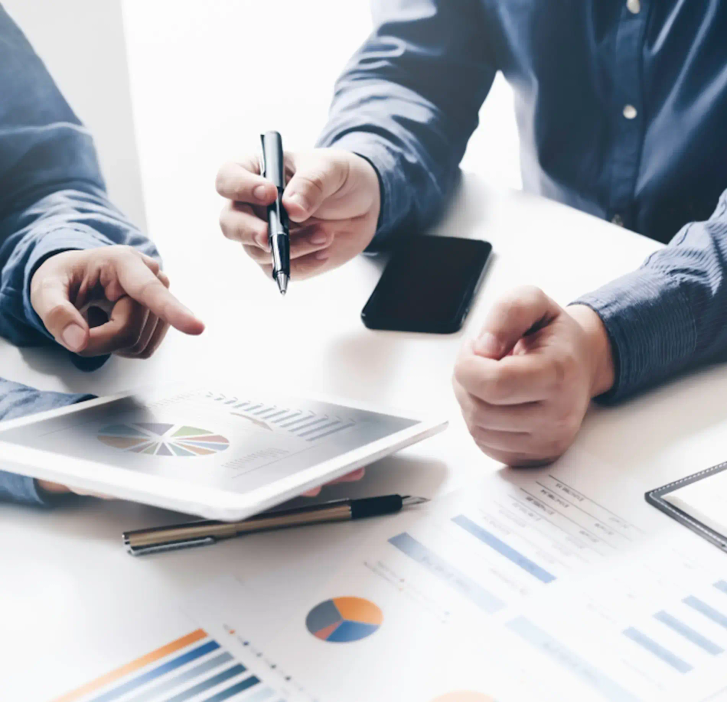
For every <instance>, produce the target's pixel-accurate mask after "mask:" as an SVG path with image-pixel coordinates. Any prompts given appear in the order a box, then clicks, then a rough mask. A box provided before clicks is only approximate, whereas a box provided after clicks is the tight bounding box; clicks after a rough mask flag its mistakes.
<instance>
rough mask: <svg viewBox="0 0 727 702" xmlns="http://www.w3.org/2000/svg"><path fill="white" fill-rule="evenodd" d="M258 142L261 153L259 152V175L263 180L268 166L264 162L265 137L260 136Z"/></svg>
mask: <svg viewBox="0 0 727 702" xmlns="http://www.w3.org/2000/svg"><path fill="white" fill-rule="evenodd" d="M260 141H261V142H262V151H261V152H260V175H261V176H262V177H263V178H267V177H268V176H267V172H268V166H267V163H266V162H265V135H264V134H261V135H260Z"/></svg>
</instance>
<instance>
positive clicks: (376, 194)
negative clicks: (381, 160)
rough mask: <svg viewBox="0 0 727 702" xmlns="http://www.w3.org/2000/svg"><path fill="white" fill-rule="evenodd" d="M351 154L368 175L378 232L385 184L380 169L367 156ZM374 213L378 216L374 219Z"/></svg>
mask: <svg viewBox="0 0 727 702" xmlns="http://www.w3.org/2000/svg"><path fill="white" fill-rule="evenodd" d="M351 153H352V155H353V157H354V158H355V159H356V161H357V162H358V163H359V164H360V165H361V168H362V169H363V170H364V172H365V174H366V175H365V176H364V177H365V178H366V180H367V181H368V183H369V188H367V189H368V190H369V191H370V194H371V208H370V210H371V213H372V219H375V220H376V229H375V232H376V231H378V230H379V227H380V226H381V215H382V211H383V203H384V182H383V180H382V179H381V174H380V173H379V170H378V168H376V166H375V165H374V163H373V161H371V160H370V159H369V158H368V157H366V156H362V155H361V154H359V153H356V152H355V151H352V152H351ZM374 213H375V214H376V217H375V218H374V217H373V214H374Z"/></svg>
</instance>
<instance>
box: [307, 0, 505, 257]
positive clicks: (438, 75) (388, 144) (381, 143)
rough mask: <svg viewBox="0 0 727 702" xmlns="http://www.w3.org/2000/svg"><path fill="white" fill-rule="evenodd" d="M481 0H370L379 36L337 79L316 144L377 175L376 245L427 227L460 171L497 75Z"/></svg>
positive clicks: (361, 50)
mask: <svg viewBox="0 0 727 702" xmlns="http://www.w3.org/2000/svg"><path fill="white" fill-rule="evenodd" d="M482 12H483V10H482V6H481V3H480V2H478V1H477V0H376V2H374V23H375V27H376V28H375V30H374V32H373V34H371V36H370V37H369V39H368V40H367V41H366V43H365V44H364V45H363V46H362V47H361V49H360V50H359V51H358V52H357V53H356V54H355V55H354V57H353V58H352V60H351V61H350V63H349V64H348V66H347V67H346V69H345V71H344V73H343V75H342V76H341V77H340V78H339V80H338V82H337V84H336V88H335V94H334V99H333V104H332V106H331V113H330V119H329V122H328V124H327V126H326V128H325V129H324V131H323V134H322V135H321V137H320V139H319V145H320V146H330V147H335V148H341V149H346V150H348V151H351V152H354V153H357V154H359V155H361V156H363V157H364V158H366V159H367V160H368V161H369V162H370V163H372V165H373V166H374V168H375V169H376V170H377V172H378V174H379V179H380V183H381V192H382V197H383V200H382V211H381V216H380V218H379V227H378V232H377V237H376V238H375V240H374V244H375V246H377V245H379V246H380V245H381V244H382V243H383V242H384V241H385V240H386V238H387V236H388V235H389V234H390V233H392V232H394V231H395V230H399V229H403V228H404V227H408V228H412V227H416V228H419V227H423V226H426V225H428V224H430V223H431V221H432V220H433V219H434V218H435V217H436V216H437V214H438V213H439V212H440V211H441V209H442V207H443V206H444V204H445V201H446V198H447V196H448V195H449V193H450V191H451V190H452V187H453V185H454V184H455V182H456V178H457V175H458V173H459V162H460V161H461V160H462V156H463V155H464V151H465V148H466V145H467V141H468V139H469V137H470V135H471V134H472V132H473V131H474V129H475V128H476V126H477V123H478V112H479V109H480V107H481V106H482V103H483V101H484V99H485V97H486V96H487V93H488V92H489V90H490V87H491V85H492V81H493V79H494V76H495V71H496V69H495V64H494V60H493V53H494V52H492V43H491V42H490V41H489V39H488V37H487V36H486V31H485V30H486V26H487V24H486V22H485V21H484V20H483V18H482V16H481V15H482Z"/></svg>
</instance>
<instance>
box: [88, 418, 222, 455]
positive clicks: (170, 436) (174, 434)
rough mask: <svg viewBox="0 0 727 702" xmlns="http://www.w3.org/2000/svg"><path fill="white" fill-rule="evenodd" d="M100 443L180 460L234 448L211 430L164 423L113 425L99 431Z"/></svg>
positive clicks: (120, 449)
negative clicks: (230, 447)
mask: <svg viewBox="0 0 727 702" xmlns="http://www.w3.org/2000/svg"><path fill="white" fill-rule="evenodd" d="M98 440H99V441H100V442H101V443H103V444H106V446H111V447H112V448H115V449H118V450H119V451H127V452H131V453H140V454H145V455H147V456H173V457H177V458H190V457H193V456H210V455H212V454H215V453H219V452H220V451H224V450H226V449H227V448H229V446H230V442H229V440H228V439H227V438H225V437H224V436H221V435H220V434H217V433H215V432H213V431H209V430H208V429H200V428H199V427H190V426H186V425H184V424H165V423H162V422H138V423H135V424H111V425H109V426H107V427H104V428H103V429H101V430H100V431H99V432H98Z"/></svg>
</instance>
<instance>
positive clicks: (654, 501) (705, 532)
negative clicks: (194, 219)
mask: <svg viewBox="0 0 727 702" xmlns="http://www.w3.org/2000/svg"><path fill="white" fill-rule="evenodd" d="M724 470H727V462H725V463H720V464H718V465H716V466H712V467H711V468H707V469H705V470H700V471H699V473H694V475H690V476H688V477H686V478H681V479H680V480H675V481H674V482H673V483H669V484H668V485H664V486H663V487H660V488H657V489H656V490H650V491H649V492H647V493H646V495H645V497H646V501H647V502H648V503H649V504H650V505H653V506H654V507H656V508H657V509H658V510H661V511H662V512H664V514H666V515H668V516H670V517H671V518H672V519H676V521H678V522H679V523H680V524H682V525H683V526H685V527H687V529H689V530H691V531H693V532H694V533H695V534H697V535H698V536H701V537H702V538H703V539H706V540H707V541H709V542H710V543H711V544H714V545H715V546H717V548H720V549H722V551H725V552H727V535H724V534H720V533H718V532H716V531H715V530H714V529H710V528H709V527H708V526H706V525H705V524H702V522H698V521H697V520H696V519H694V518H693V517H690V516H689V515H688V514H687V513H686V512H683V511H682V510H680V509H679V508H678V507H674V505H672V504H669V503H668V502H667V501H666V500H664V499H663V496H664V495H667V494H669V493H670V492H674V490H677V489H679V488H682V487H684V486H686V485H690V484H691V483H696V482H698V481H700V480H704V479H705V478H708V477H710V476H711V475H714V474H715V473H721V472H722V471H724Z"/></svg>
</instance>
